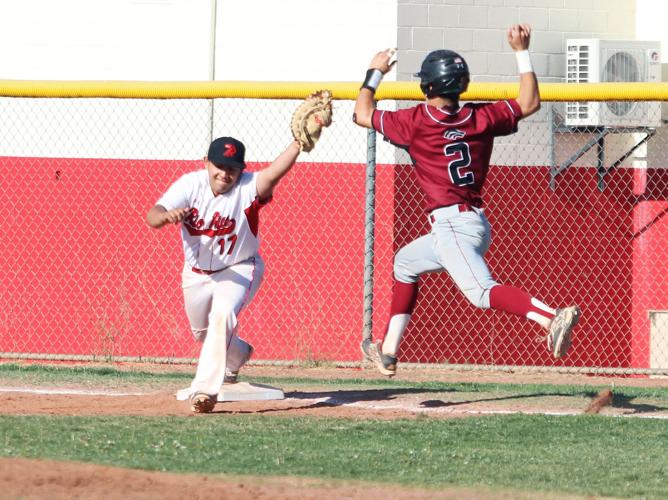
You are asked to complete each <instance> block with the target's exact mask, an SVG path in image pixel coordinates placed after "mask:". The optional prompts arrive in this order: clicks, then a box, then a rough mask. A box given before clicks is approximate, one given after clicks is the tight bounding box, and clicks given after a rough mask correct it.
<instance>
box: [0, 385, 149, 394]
mask: <svg viewBox="0 0 668 500" xmlns="http://www.w3.org/2000/svg"><path fill="white" fill-rule="evenodd" d="M0 392H21V393H28V394H51V395H56V394H57V395H77V396H147V395H148V394H149V393H148V392H110V391H95V390H89V389H35V388H32V387H0Z"/></svg>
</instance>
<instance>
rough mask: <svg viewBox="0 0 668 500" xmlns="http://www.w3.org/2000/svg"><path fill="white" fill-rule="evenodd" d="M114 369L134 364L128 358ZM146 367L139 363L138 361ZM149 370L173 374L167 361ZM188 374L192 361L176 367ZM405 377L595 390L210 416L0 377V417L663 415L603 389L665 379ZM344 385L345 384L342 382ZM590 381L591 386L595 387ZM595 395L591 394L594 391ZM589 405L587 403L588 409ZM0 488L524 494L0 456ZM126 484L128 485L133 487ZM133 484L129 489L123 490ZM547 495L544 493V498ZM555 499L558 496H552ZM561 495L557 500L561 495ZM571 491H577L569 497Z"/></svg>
mask: <svg viewBox="0 0 668 500" xmlns="http://www.w3.org/2000/svg"><path fill="white" fill-rule="evenodd" d="M119 368H121V369H126V368H127V369H128V370H132V369H136V367H134V366H131V365H125V366H119ZM142 369H143V370H145V369H146V368H145V367H142ZM154 369H155V370H158V371H159V370H165V371H167V370H169V371H174V370H175V368H174V367H173V366H170V367H160V366H158V367H154ZM180 369H183V370H184V372H188V373H190V372H191V371H193V368H192V367H188V366H186V367H182V368H180ZM244 376H245V377H246V378H247V379H251V380H252V378H253V377H285V378H312V379H321V380H322V379H332V378H336V379H339V380H343V381H345V379H347V378H348V379H353V378H354V379H369V380H372V379H377V378H378V375H377V374H376V373H375V371H372V370H347V369H335V368H327V369H323V368H312V369H303V368H300V369H297V368H275V367H248V368H247V369H246V371H245V373H244ZM399 380H404V381H415V382H420V381H442V382H480V383H514V384H518V383H521V384H575V385H582V386H591V387H592V391H591V394H592V397H573V396H564V395H561V394H558V393H550V391H544V392H543V393H539V394H535V395H529V396H527V395H505V394H499V393H485V392H479V391H478V392H471V393H465V392H444V391H442V390H430V389H424V388H411V387H401V388H399V387H398V388H390V389H387V388H382V389H377V388H373V387H371V388H366V387H364V386H359V385H355V386H354V388H351V389H347V388H344V389H339V388H334V389H333V388H332V387H331V386H330V387H322V386H317V385H314V386H313V387H307V388H305V387H304V386H303V384H302V385H300V386H295V387H290V386H287V385H286V386H285V387H283V390H284V392H285V396H286V398H285V399H284V400H280V401H260V402H227V403H219V404H218V405H217V406H216V408H215V411H214V413H212V414H207V415H193V414H192V413H191V412H190V410H189V405H188V403H186V402H182V401H177V400H176V398H175V392H176V390H177V389H179V388H180V387H159V388H158V389H157V390H156V389H153V388H148V389H147V388H146V387H133V386H123V387H114V388H113V389H108V388H104V387H90V386H88V387H85V388H84V387H58V388H54V387H26V386H25V385H16V383H14V385H12V384H11V383H5V382H7V381H3V380H2V379H0V414H1V415H77V416H95V415H113V416H124V415H138V416H183V417H184V418H220V416H221V415H226V414H228V415H229V414H259V415H277V416H315V417H345V418H380V419H391V418H418V417H425V416H427V417H433V418H455V417H458V418H463V417H469V416H478V415H493V414H508V413H526V414H528V413H543V414H555V415H556V414H570V415H577V414H583V413H592V412H595V413H600V414H603V415H615V416H629V417H630V416H641V417H652V418H668V408H665V407H661V406H653V405H652V404H648V403H647V402H636V401H629V400H623V401H615V398H614V389H613V391H612V392H610V389H603V390H602V391H601V390H599V389H600V388H601V387H602V386H604V387H609V388H614V387H615V386H621V385H625V386H637V387H650V386H656V387H668V379H648V378H625V379H615V378H602V377H587V376H582V375H569V376H564V375H558V374H526V373H492V372H452V371H439V370H420V371H419V370H414V371H413V370H406V371H403V372H401V373H400V375H399ZM342 386H343V387H345V383H343V384H342ZM594 387H596V388H597V389H594ZM597 394H598V396H597ZM592 408H593V410H592ZM0 469H1V470H2V473H0V491H2V492H3V494H2V495H6V496H4V497H3V498H19V497H20V498H53V499H60V498H102V497H106V498H109V499H115V498H119V499H120V498H166V499H169V498H190V497H194V498H242V499H246V498H275V499H290V498H299V499H302V500H304V499H311V498H313V499H315V498H318V499H324V498H370V497H374V496H382V497H384V498H396V499H400V500H401V499H409V498H410V499H412V498H414V499H422V498H464V499H467V498H530V495H527V496H525V495H524V494H523V493H519V492H508V493H507V494H505V493H503V492H499V491H494V492H485V491H481V490H479V489H453V490H448V491H438V492H435V491H433V490H419V489H401V488H397V487H395V486H392V487H391V488H386V487H383V486H382V485H368V484H366V483H363V484H351V483H333V482H328V483H324V482H317V481H311V480H300V479H295V478H269V479H267V478H255V477H253V478H248V477H243V478H230V477H224V476H196V475H180V474H166V473H158V472H147V471H136V470H127V469H118V468H112V467H103V466H96V465H90V464H75V463H61V462H47V461H39V460H37V461H35V460H26V459H0ZM130 485H131V486H130ZM128 488H131V491H130V490H128ZM2 495H0V496H2ZM541 496H543V497H545V498H550V496H549V495H548V496H545V495H541ZM554 498H556V497H554ZM559 498H564V497H563V496H559ZM573 498H575V497H573Z"/></svg>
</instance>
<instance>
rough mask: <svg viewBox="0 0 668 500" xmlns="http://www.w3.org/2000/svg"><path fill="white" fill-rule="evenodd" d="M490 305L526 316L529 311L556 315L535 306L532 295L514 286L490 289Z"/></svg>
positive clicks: (550, 316) (493, 307) (542, 314)
mask: <svg viewBox="0 0 668 500" xmlns="http://www.w3.org/2000/svg"><path fill="white" fill-rule="evenodd" d="M489 305H490V307H491V308H492V309H499V310H501V311H506V312H509V313H511V314H517V315H518V316H523V317H525V318H526V316H527V313H530V312H534V313H536V314H540V315H541V316H545V317H546V318H548V319H552V318H553V317H554V315H552V314H550V313H549V312H547V311H545V310H543V309H540V308H538V307H536V306H534V305H533V304H532V303H531V295H529V294H528V293H526V292H525V291H524V290H521V289H519V288H517V287H514V286H508V285H497V286H495V287H493V288H492V289H491V290H490V291H489Z"/></svg>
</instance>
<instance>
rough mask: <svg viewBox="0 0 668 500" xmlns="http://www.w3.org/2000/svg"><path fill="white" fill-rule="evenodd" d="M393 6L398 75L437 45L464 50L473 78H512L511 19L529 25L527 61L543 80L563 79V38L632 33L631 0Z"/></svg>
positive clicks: (487, 0) (482, 0)
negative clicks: (396, 11) (530, 61)
mask: <svg viewBox="0 0 668 500" xmlns="http://www.w3.org/2000/svg"><path fill="white" fill-rule="evenodd" d="M397 8H398V15H397V29H398V36H397V41H398V50H399V57H398V62H397V71H398V75H397V76H398V80H401V81H411V80H413V79H415V78H414V77H413V76H412V75H413V73H415V72H416V71H417V70H418V69H419V67H420V63H421V62H422V59H423V58H424V56H425V55H426V54H427V53H428V52H429V51H431V50H436V49H440V48H447V49H451V50H454V51H456V52H459V53H460V54H461V55H462V56H464V57H465V58H466V60H467V61H468V62H469V66H470V67H471V74H472V79H473V80H474V81H494V82H498V81H514V80H515V79H516V78H517V68H516V65H515V59H514V57H513V54H512V51H511V49H510V47H509V46H508V43H507V41H506V30H507V29H508V27H509V26H510V25H512V24H515V23H528V24H530V25H531V26H532V28H533V36H532V41H531V54H532V62H533V65H534V68H535V70H536V74H537V76H538V78H539V79H540V81H544V82H560V81H563V77H564V65H565V62H564V43H565V40H566V39H567V38H607V39H634V38H635V23H634V22H633V19H635V0H441V1H438V0H398V5H397Z"/></svg>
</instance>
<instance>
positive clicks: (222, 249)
mask: <svg viewBox="0 0 668 500" xmlns="http://www.w3.org/2000/svg"><path fill="white" fill-rule="evenodd" d="M228 241H229V242H230V248H228V249H227V255H232V250H234V244H235V243H236V242H237V235H236V234H231V235H229V236H228V237H227V239H225V238H221V239H220V241H218V244H219V245H220V255H223V254H224V253H225V243H226V242H228Z"/></svg>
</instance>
